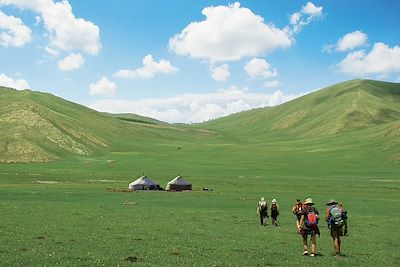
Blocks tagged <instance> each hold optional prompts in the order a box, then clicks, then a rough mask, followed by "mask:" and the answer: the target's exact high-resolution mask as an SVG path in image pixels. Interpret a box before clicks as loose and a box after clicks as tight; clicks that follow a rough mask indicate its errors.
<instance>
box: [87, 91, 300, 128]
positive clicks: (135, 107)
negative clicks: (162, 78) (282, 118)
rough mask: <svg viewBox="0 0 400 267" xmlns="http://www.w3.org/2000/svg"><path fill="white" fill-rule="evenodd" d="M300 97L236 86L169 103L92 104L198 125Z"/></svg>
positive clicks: (168, 100) (111, 101) (100, 102)
mask: <svg viewBox="0 0 400 267" xmlns="http://www.w3.org/2000/svg"><path fill="white" fill-rule="evenodd" d="M296 97H298V95H285V94H283V93H282V92H281V91H275V92H274V93H272V94H262V93H252V92H249V90H247V89H246V88H238V87H235V86H233V87H230V88H228V89H226V90H219V91H217V92H214V93H208V94H183V95H177V96H175V97H171V98H165V99H161V98H158V99H157V98H153V99H144V100H140V101H128V100H119V99H106V100H101V101H97V102H95V103H92V104H91V105H90V107H91V108H93V109H96V110H99V111H106V112H112V113H126V112H128V113H129V112H130V113H135V114H139V115H143V116H149V117H152V118H156V119H159V120H162V121H166V122H170V123H175V122H184V123H196V122H202V121H207V120H210V119H215V118H219V117H223V116H227V115H229V114H232V113H237V112H240V111H243V110H248V109H252V108H258V107H266V106H273V105H278V104H281V103H283V102H286V101H289V100H291V99H294V98H296Z"/></svg>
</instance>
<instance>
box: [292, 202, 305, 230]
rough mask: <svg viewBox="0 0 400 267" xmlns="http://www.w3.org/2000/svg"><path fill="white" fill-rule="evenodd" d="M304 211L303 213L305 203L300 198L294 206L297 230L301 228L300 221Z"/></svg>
mask: <svg viewBox="0 0 400 267" xmlns="http://www.w3.org/2000/svg"><path fill="white" fill-rule="evenodd" d="M302 211H303V203H302V202H301V200H300V199H299V198H298V199H296V203H295V204H294V206H293V208H292V213H293V214H294V216H295V221H296V229H299V227H300V219H301V213H302Z"/></svg>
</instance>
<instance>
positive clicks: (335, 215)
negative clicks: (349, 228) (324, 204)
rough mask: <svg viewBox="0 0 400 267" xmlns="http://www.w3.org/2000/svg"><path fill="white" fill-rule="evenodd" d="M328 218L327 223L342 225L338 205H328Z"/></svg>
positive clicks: (340, 210)
mask: <svg viewBox="0 0 400 267" xmlns="http://www.w3.org/2000/svg"><path fill="white" fill-rule="evenodd" d="M329 212H330V218H329V224H330V225H333V226H336V227H340V226H342V225H343V212H342V209H341V208H339V206H338V205H332V206H330V211H329Z"/></svg>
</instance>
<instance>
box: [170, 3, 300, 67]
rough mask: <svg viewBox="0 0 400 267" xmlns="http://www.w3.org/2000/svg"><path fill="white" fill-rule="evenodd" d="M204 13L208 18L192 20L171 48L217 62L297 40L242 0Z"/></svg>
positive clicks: (249, 54)
mask: <svg viewBox="0 0 400 267" xmlns="http://www.w3.org/2000/svg"><path fill="white" fill-rule="evenodd" d="M202 14H203V15H204V16H205V20H203V21H199V22H192V23H190V24H189V25H188V26H186V27H185V28H184V29H183V30H182V31H181V32H180V33H178V34H176V35H175V36H174V37H172V38H170V40H169V48H170V50H172V51H173V52H175V53H176V54H178V55H182V56H190V57H192V58H197V59H204V60H208V61H210V62H212V63H215V62H223V61H234V60H240V59H241V58H243V57H249V56H253V57H254V56H259V55H261V54H264V53H268V52H272V51H274V50H275V49H278V48H286V47H289V46H291V45H292V43H293V41H292V40H291V38H290V36H289V34H288V33H287V31H285V30H282V29H279V28H277V27H275V26H274V25H273V24H272V23H265V22H264V19H263V18H262V17H261V16H258V15H256V14H254V13H253V12H252V11H251V10H250V9H248V8H244V7H241V6H240V3H238V2H235V3H234V4H230V5H228V6H210V7H206V8H204V9H203V11H202Z"/></svg>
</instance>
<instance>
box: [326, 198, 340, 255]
mask: <svg viewBox="0 0 400 267" xmlns="http://www.w3.org/2000/svg"><path fill="white" fill-rule="evenodd" d="M326 205H327V206H328V207H327V208H326V211H325V220H326V222H327V223H328V227H329V229H330V232H331V237H332V240H333V246H334V248H335V253H336V256H337V257H338V256H340V243H341V242H340V236H341V235H342V230H343V225H344V220H343V213H342V209H341V208H340V207H339V205H338V202H337V201H336V200H335V199H334V198H331V199H329V201H328V202H327V203H326Z"/></svg>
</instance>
